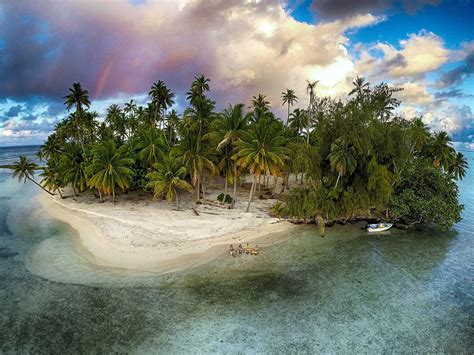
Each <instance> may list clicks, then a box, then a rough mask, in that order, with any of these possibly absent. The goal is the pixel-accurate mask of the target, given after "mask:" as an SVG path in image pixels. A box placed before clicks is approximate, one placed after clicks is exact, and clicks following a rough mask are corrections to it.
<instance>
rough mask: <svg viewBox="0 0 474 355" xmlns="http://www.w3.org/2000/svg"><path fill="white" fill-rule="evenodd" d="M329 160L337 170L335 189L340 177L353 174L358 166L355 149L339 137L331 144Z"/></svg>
mask: <svg viewBox="0 0 474 355" xmlns="http://www.w3.org/2000/svg"><path fill="white" fill-rule="evenodd" d="M328 157H329V162H330V164H331V168H332V169H333V170H334V171H335V172H337V174H338V175H337V180H336V185H335V186H334V189H336V188H337V185H338V183H339V179H340V178H341V177H342V176H345V175H346V174H347V173H349V174H352V173H353V172H354V170H355V168H356V166H357V160H356V158H355V157H354V149H353V148H352V147H349V146H348V145H347V144H346V143H345V142H344V141H342V140H340V139H338V140H336V142H335V143H333V144H332V145H331V152H330V153H329V156H328Z"/></svg>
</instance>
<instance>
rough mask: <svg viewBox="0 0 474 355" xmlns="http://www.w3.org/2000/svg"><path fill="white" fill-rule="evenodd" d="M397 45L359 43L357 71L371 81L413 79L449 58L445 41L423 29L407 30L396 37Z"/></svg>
mask: <svg viewBox="0 0 474 355" xmlns="http://www.w3.org/2000/svg"><path fill="white" fill-rule="evenodd" d="M399 46H400V49H397V48H396V47H395V46H393V45H391V44H388V43H383V42H377V43H375V44H372V45H370V46H364V45H362V44H359V45H358V46H357V47H356V48H357V50H358V52H359V60H358V62H357V71H358V72H359V73H361V74H363V75H366V76H367V77H369V78H370V79H371V80H373V81H381V80H389V79H397V80H399V79H401V78H404V79H406V80H413V79H419V78H422V77H423V76H424V75H425V74H427V73H430V72H434V71H436V70H437V69H438V68H439V67H441V66H442V65H443V64H445V63H447V62H448V61H449V60H450V58H449V55H450V51H449V50H448V49H446V48H445V45H444V41H443V40H442V39H441V38H440V37H439V36H437V35H435V34H434V33H432V32H428V31H426V30H422V31H420V32H418V33H411V34H409V35H408V38H406V39H403V40H400V41H399Z"/></svg>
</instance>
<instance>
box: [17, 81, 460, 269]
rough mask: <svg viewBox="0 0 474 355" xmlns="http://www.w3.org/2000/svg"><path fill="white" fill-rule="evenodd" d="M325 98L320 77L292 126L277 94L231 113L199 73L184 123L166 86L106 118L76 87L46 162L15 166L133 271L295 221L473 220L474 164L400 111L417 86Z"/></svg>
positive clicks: (100, 254)
mask: <svg viewBox="0 0 474 355" xmlns="http://www.w3.org/2000/svg"><path fill="white" fill-rule="evenodd" d="M316 89H317V81H314V82H310V81H308V83H307V96H308V97H307V98H306V101H307V103H308V104H307V106H306V108H304V109H303V108H295V109H292V108H293V106H294V105H296V104H297V103H298V102H299V100H300V99H299V98H298V97H297V95H296V93H295V92H294V90H291V89H287V90H285V91H283V92H282V96H281V102H282V104H283V105H285V106H286V109H287V115H286V117H284V118H283V119H280V118H278V117H277V116H276V115H275V114H274V113H273V112H272V111H271V109H270V108H271V103H270V102H269V100H268V99H267V97H266V96H265V95H263V94H258V95H256V96H253V98H252V100H251V104H250V106H249V107H246V105H244V104H242V103H239V104H234V105H232V104H229V106H228V107H227V108H226V109H224V110H223V111H222V112H217V110H216V105H217V104H216V102H214V101H213V100H212V99H211V98H210V96H209V91H210V79H209V78H207V77H205V76H204V75H198V76H196V77H195V78H194V81H193V82H192V84H191V86H190V89H189V91H188V92H187V93H186V98H187V100H188V102H189V107H187V108H186V109H185V110H184V112H183V114H182V115H180V114H178V112H177V111H176V110H174V109H171V108H172V107H173V105H174V98H175V96H174V94H173V93H172V92H171V91H170V89H169V88H168V87H167V86H166V84H165V83H164V82H162V81H158V82H156V83H154V84H153V85H152V86H151V89H150V92H149V96H150V99H151V100H150V102H148V103H146V104H145V105H137V104H135V103H134V102H133V100H132V101H130V102H128V103H126V104H125V105H124V106H123V107H121V106H119V105H118V104H113V105H111V106H110V107H109V108H108V109H107V113H106V115H105V117H103V118H99V115H98V114H97V113H96V112H94V111H90V110H89V108H90V106H91V102H90V99H89V95H88V91H87V90H85V89H84V88H82V86H81V84H80V83H74V84H73V85H72V87H71V88H70V89H69V94H67V95H66V96H65V97H64V99H65V106H66V109H67V110H68V111H70V114H69V116H68V117H67V118H66V119H64V120H63V121H62V122H60V123H59V124H57V126H56V127H55V129H54V132H53V133H52V134H51V135H50V136H49V137H48V138H47V140H46V141H45V142H44V144H43V145H42V146H41V148H40V150H39V152H38V157H39V159H40V161H41V162H42V164H36V163H35V162H33V161H32V160H30V159H28V158H26V157H25V156H20V158H19V160H18V161H17V162H16V163H15V164H13V165H11V166H8V168H10V169H12V171H13V176H15V177H18V178H19V179H20V180H22V181H25V182H26V181H31V182H33V183H35V184H36V185H38V186H39V187H40V188H41V189H43V190H44V191H45V192H47V194H45V195H44V196H43V197H41V203H42V205H43V206H45V211H46V213H48V214H49V215H50V216H51V217H53V218H57V219H60V220H62V221H64V222H66V223H68V224H70V225H71V226H72V228H74V229H75V230H76V231H77V241H78V243H77V245H78V249H79V250H80V251H81V253H82V254H83V255H84V256H85V257H86V258H87V259H88V260H89V261H90V262H92V263H94V264H97V265H101V266H110V267H119V268H127V269H139V270H154V271H156V270H158V271H163V272H168V271H173V270H177V269H180V268H183V267H187V266H190V265H196V264H200V263H202V262H205V261H206V260H209V259H210V258H212V257H214V256H216V255H221V254H222V253H225V252H226V250H228V247H229V245H230V244H233V245H235V246H237V245H239V244H244V243H247V242H249V241H252V242H254V243H260V244H263V245H266V244H267V245H268V244H272V243H274V242H277V241H278V240H281V238H280V237H275V236H277V235H279V234H281V233H286V234H288V230H289V229H291V228H292V225H293V224H300V223H316V224H317V225H318V227H319V230H320V234H321V235H324V232H325V226H328V225H333V224H334V223H351V222H356V221H360V220H366V221H370V220H384V221H391V222H394V223H397V225H398V226H403V227H405V228H408V227H412V226H415V225H417V224H435V225H438V226H439V227H440V228H445V229H448V228H450V227H451V226H452V225H453V224H454V223H456V222H457V221H459V220H460V215H461V211H462V208H463V206H462V205H460V204H459V201H458V187H457V184H456V180H458V179H461V178H462V177H463V176H464V175H465V173H466V169H467V161H466V159H465V158H464V156H463V155H462V153H460V152H457V151H456V150H455V149H454V148H453V146H452V144H451V140H450V138H449V136H448V135H447V134H446V133H445V132H431V131H430V130H429V129H428V127H427V126H426V125H425V124H424V123H423V120H422V118H421V117H415V118H413V117H402V116H400V115H399V114H398V113H397V110H396V108H397V107H398V106H399V105H400V104H401V102H400V101H399V100H398V99H397V97H396V96H397V92H398V91H400V90H403V88H401V87H400V88H394V87H389V86H388V85H387V84H385V83H381V84H379V85H376V86H371V85H370V84H369V83H367V82H365V80H364V79H363V78H359V77H358V78H356V79H355V80H354V82H353V89H352V90H351V91H350V92H349V93H348V95H347V99H346V100H345V101H343V100H341V99H333V98H330V97H319V96H318V95H317V94H316ZM38 170H39V171H40V176H41V178H42V179H41V181H40V182H37V181H36V180H35V173H36V172H37V171H38ZM290 222H291V223H290ZM292 223H293V224H292Z"/></svg>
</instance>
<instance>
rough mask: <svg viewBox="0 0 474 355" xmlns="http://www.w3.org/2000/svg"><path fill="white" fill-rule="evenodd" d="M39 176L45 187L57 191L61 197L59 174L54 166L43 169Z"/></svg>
mask: <svg viewBox="0 0 474 355" xmlns="http://www.w3.org/2000/svg"><path fill="white" fill-rule="evenodd" d="M40 175H41V177H42V178H43V179H42V180H41V185H43V186H44V187H46V188H47V189H48V190H50V191H52V192H55V191H58V192H59V196H61V198H63V194H62V193H61V187H62V183H61V175H60V173H59V171H58V169H57V167H55V166H48V167H47V168H45V169H44V170H43V172H42V173H41V174H40Z"/></svg>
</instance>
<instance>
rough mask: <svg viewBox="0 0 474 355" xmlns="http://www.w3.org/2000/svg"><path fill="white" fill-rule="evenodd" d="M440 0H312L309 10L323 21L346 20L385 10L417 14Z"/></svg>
mask: <svg viewBox="0 0 474 355" xmlns="http://www.w3.org/2000/svg"><path fill="white" fill-rule="evenodd" d="M439 3H440V0H405V1H399V0H358V1H354V0H313V2H312V4H311V8H312V9H313V11H315V12H316V14H317V15H318V16H319V17H320V18H322V19H324V20H334V19H340V18H347V17H350V16H355V15H360V14H367V13H371V14H378V13H382V12H384V11H387V10H392V11H402V10H403V11H406V12H408V13H410V14H413V13H415V12H417V11H418V10H419V9H421V8H423V7H424V6H426V5H437V4H439Z"/></svg>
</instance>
